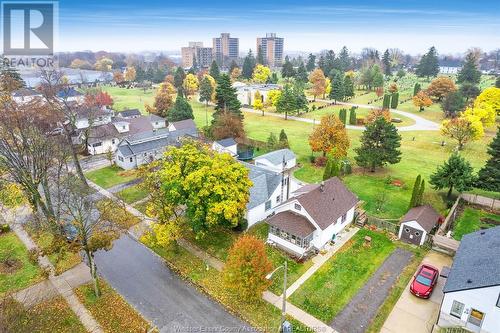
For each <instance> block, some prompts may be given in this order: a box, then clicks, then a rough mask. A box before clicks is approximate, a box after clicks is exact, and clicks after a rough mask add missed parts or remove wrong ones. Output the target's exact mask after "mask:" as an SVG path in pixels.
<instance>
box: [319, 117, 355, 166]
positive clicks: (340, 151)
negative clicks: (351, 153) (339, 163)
mask: <svg viewBox="0 0 500 333" xmlns="http://www.w3.org/2000/svg"><path fill="white" fill-rule="evenodd" d="M309 145H310V146H311V149H312V151H314V152H319V151H320V152H322V153H323V156H326V154H327V153H329V152H332V154H334V157H336V158H341V157H345V156H347V150H348V149H349V136H348V135H347V130H346V128H345V126H344V123H343V122H342V121H341V120H340V119H339V118H338V117H337V116H336V115H335V114H329V115H326V116H324V117H322V118H321V122H320V124H319V125H318V126H316V128H315V129H314V131H313V132H312V133H311V135H310V136H309Z"/></svg>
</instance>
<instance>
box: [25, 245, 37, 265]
mask: <svg viewBox="0 0 500 333" xmlns="http://www.w3.org/2000/svg"><path fill="white" fill-rule="evenodd" d="M39 256H40V250H39V249H37V248H33V249H30V250H28V260H29V262H30V263H32V264H33V265H36V264H37V263H38V257H39Z"/></svg>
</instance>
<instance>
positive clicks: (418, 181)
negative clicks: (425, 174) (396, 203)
mask: <svg viewBox="0 0 500 333" xmlns="http://www.w3.org/2000/svg"><path fill="white" fill-rule="evenodd" d="M421 184H422V176H420V175H418V176H417V178H416V179H415V183H414V184H413V191H412V192H411V199H410V204H409V205H408V209H411V208H413V207H416V206H418V205H417V197H418V194H419V193H420V185H421Z"/></svg>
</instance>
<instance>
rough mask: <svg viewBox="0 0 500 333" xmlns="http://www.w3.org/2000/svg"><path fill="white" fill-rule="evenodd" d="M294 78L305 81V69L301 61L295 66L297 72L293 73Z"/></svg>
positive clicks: (306, 77) (306, 78)
mask: <svg viewBox="0 0 500 333" xmlns="http://www.w3.org/2000/svg"><path fill="white" fill-rule="evenodd" d="M295 80H297V81H299V82H302V83H307V80H308V76H307V69H306V67H305V66H304V63H303V62H302V61H301V62H300V64H299V67H298V68H297V74H296V75H295Z"/></svg>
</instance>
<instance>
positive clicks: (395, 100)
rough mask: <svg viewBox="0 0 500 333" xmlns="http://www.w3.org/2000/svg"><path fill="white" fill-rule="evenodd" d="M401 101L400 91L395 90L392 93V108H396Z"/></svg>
mask: <svg viewBox="0 0 500 333" xmlns="http://www.w3.org/2000/svg"><path fill="white" fill-rule="evenodd" d="M398 103H399V92H397V91H396V92H393V93H392V94H391V109H396V108H397V107H398Z"/></svg>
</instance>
